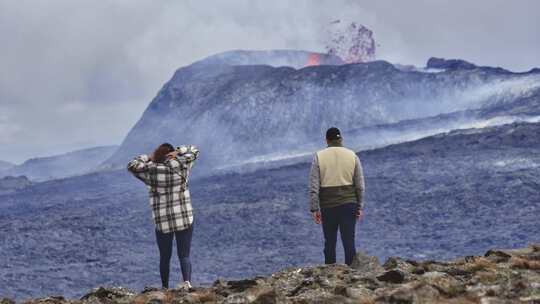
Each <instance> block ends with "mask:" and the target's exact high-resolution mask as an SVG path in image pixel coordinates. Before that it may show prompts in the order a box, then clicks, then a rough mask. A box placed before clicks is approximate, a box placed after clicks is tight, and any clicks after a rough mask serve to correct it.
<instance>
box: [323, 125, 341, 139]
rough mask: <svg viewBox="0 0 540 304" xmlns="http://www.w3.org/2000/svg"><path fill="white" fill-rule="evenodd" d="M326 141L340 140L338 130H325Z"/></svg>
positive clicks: (333, 128)
mask: <svg viewBox="0 0 540 304" xmlns="http://www.w3.org/2000/svg"><path fill="white" fill-rule="evenodd" d="M326 139H327V140H337V139H341V132H340V131H339V129H338V128H336V127H332V128H330V129H328V130H326Z"/></svg>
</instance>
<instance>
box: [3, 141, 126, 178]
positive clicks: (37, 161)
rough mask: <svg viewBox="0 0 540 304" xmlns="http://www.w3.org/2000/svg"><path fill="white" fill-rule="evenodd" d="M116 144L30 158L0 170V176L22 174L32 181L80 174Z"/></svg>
mask: <svg viewBox="0 0 540 304" xmlns="http://www.w3.org/2000/svg"><path fill="white" fill-rule="evenodd" d="M117 148H118V146H103V147H95V148H89V149H83V150H77V151H73V152H69V153H65V154H61V155H55V156H49V157H38V158H31V159H29V160H27V161H25V162H24V163H22V164H21V165H16V166H13V167H11V168H9V169H7V170H4V171H2V172H0V176H19V175H24V176H26V177H28V178H29V179H30V180H32V181H44V180H50V179H56V178H63V177H68V176H74V175H80V174H84V173H88V172H90V171H92V170H95V169H96V167H97V166H98V165H99V164H100V163H101V162H103V161H104V160H105V159H107V158H108V157H110V156H111V155H112V154H113V153H114V151H116V149H117Z"/></svg>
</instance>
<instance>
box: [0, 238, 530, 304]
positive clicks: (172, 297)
mask: <svg viewBox="0 0 540 304" xmlns="http://www.w3.org/2000/svg"><path fill="white" fill-rule="evenodd" d="M10 303H14V302H13V301H11V300H9V299H1V300H0V304H10ZM25 303H28V304H30V303H51V304H54V303H58V304H63V303H81V304H83V303H96V304H97V303H141V304H142V303H481V304H484V303H540V244H536V245H530V246H529V247H528V248H523V249H513V250H489V251H488V252H487V253H486V254H485V255H484V256H468V257H464V258H459V259H456V260H453V261H448V262H437V261H421V262H418V261H413V260H405V259H401V258H397V257H396V258H389V259H388V260H387V261H386V262H385V263H384V264H383V265H381V264H379V261H378V259H377V258H375V257H370V256H367V255H364V254H362V253H359V254H358V255H357V257H356V259H355V261H354V263H353V265H352V267H348V266H345V265H340V264H336V265H325V266H317V267H307V268H289V269H285V270H283V271H281V272H278V273H275V274H273V275H272V276H270V277H257V278H253V279H247V280H239V281H222V280H218V281H216V282H215V283H214V284H213V285H212V286H211V287H196V288H192V289H190V290H184V289H169V290H160V289H155V288H147V289H145V290H144V291H142V292H141V293H139V294H137V293H135V292H132V291H130V290H127V289H125V288H117V287H112V288H109V287H100V288H97V289H94V290H93V291H92V292H90V293H88V294H86V295H85V296H83V297H82V298H81V299H79V300H69V299H65V298H63V297H47V298H40V299H35V300H28V301H26V302H25Z"/></svg>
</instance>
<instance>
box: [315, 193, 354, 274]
mask: <svg viewBox="0 0 540 304" xmlns="http://www.w3.org/2000/svg"><path fill="white" fill-rule="evenodd" d="M357 209H358V205H357V204H356V203H349V204H344V205H340V206H337V207H333V208H323V209H321V217H322V228H323V233H324V262H325V264H334V263H335V262H336V242H337V232H338V229H339V233H340V234H341V242H342V243H343V249H344V251H345V264H347V265H351V264H352V261H353V258H354V256H355V255H356V246H355V243H354V233H355V228H356V210H357Z"/></svg>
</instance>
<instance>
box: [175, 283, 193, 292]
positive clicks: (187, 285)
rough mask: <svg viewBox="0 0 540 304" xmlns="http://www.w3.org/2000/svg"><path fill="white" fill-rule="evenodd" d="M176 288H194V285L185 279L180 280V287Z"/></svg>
mask: <svg viewBox="0 0 540 304" xmlns="http://www.w3.org/2000/svg"><path fill="white" fill-rule="evenodd" d="M176 288H177V289H181V290H190V289H191V288H193V286H191V283H190V282H189V281H184V282H180V283H179V284H178V287H176Z"/></svg>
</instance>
